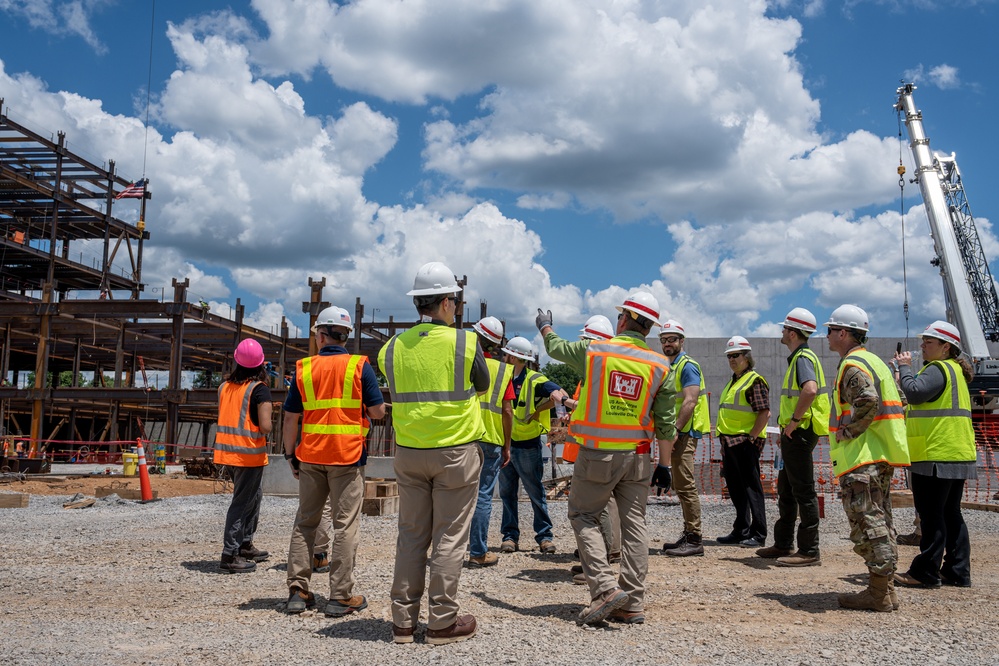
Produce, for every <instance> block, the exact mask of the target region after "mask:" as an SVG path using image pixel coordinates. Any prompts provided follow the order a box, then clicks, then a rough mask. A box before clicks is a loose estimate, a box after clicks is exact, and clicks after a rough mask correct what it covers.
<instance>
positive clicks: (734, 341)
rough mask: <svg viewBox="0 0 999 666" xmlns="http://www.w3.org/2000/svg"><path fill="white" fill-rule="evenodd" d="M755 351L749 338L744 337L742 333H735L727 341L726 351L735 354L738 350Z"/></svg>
mask: <svg viewBox="0 0 999 666" xmlns="http://www.w3.org/2000/svg"><path fill="white" fill-rule="evenodd" d="M748 351H753V348H752V347H750V346H749V340H747V339H746V338H744V337H742V336H741V335H733V336H732V337H731V338H729V339H728V342H727V343H725V353H726V354H735V353H736V352H748Z"/></svg>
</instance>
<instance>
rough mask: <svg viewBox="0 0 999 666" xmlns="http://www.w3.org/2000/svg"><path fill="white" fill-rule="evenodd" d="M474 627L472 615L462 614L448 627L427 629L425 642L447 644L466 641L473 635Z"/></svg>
mask: <svg viewBox="0 0 999 666" xmlns="http://www.w3.org/2000/svg"><path fill="white" fill-rule="evenodd" d="M476 627H477V625H476V623H475V616H474V615H462V616H460V617H459V618H458V619H457V620H455V621H454V624H452V625H451V626H450V627H445V628H444V629H427V642H428V643H430V644H431V645H447V644H448V643H457V642H458V641H467V640H468V639H469V638H471V637H472V636H474V635H475V629H476Z"/></svg>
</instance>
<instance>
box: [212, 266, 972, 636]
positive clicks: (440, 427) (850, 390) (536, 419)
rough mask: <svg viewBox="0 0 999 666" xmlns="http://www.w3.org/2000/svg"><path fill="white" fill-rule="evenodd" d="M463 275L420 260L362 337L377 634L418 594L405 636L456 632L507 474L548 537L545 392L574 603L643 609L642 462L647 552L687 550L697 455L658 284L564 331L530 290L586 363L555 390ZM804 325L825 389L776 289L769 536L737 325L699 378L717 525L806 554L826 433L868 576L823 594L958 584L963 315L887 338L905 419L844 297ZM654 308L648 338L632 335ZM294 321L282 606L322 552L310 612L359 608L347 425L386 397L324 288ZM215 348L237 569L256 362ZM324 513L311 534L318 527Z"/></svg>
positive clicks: (761, 395)
mask: <svg viewBox="0 0 999 666" xmlns="http://www.w3.org/2000/svg"><path fill="white" fill-rule="evenodd" d="M460 293H461V287H460V286H459V285H458V283H457V280H456V279H455V277H454V274H453V273H452V271H451V270H450V269H449V268H448V267H447V266H445V265H444V264H442V263H440V262H431V263H429V264H426V265H424V266H423V267H421V268H420V270H419V271H418V273H417V275H416V278H415V281H414V285H413V289H412V290H410V291H409V292H407V295H408V296H411V297H412V298H413V303H414V305H415V307H416V310H417V313H418V314H419V323H418V324H417V325H416V326H413V327H412V328H410V329H408V330H406V331H405V332H403V333H400V334H398V335H396V336H394V337H392V338H391V339H390V340H389V341H388V342H387V343H386V344H385V346H384V347H383V348H382V349H381V351H380V352H379V354H378V366H379V368H380V369H381V371H382V373H383V374H384V376H385V379H386V381H387V383H388V387H389V390H390V392H391V397H392V425H393V428H394V430H395V439H396V454H395V461H394V464H395V472H396V478H397V482H398V487H399V506H400V508H399V521H398V528H399V532H398V539H397V543H396V555H395V571H394V577H393V582H392V587H391V600H392V625H393V626H392V640H393V641H394V642H396V643H409V642H413V640H414V636H415V633H416V630H417V627H418V619H419V614H420V608H421V603H422V599H423V596H424V593H425V592H426V593H427V597H428V620H427V629H426V632H425V640H426V642H428V643H431V644H436V645H439V644H445V643H452V642H455V641H461V640H465V639H468V638H471V637H472V636H474V635H475V633H476V629H477V623H476V619H475V618H474V617H473V616H472V615H469V614H461V612H460V608H459V604H458V602H457V592H458V586H459V579H460V575H461V570H462V567H463V566H464V565H465V564H466V562H467V565H468V566H491V565H495V564H496V563H497V561H498V556H497V555H496V554H495V553H493V552H490V551H489V549H488V547H487V542H488V531H489V521H490V514H491V506H492V496H493V493H494V491H495V488H496V485H497V483H498V484H499V487H500V496H501V499H502V506H503V517H502V520H501V533H502V542H501V545H500V549H499V550H500V552H513V551H515V550H518V549H519V548H520V529H519V519H518V512H517V509H518V492H519V488H518V486H519V484H523V486H524V489H525V491H526V494H527V495H528V498H529V499H530V501H531V507H532V510H533V531H534V538H535V540H536V542H537V545H538V548H539V550H540V551H541V552H542V553H554V552H555V545H554V542H553V535H552V521H551V519H550V517H549V515H548V508H547V504H546V501H545V493H544V488H543V485H542V475H543V467H542V455H541V453H542V451H541V447H542V444H541V437H542V435H543V434H544V433H545V432H546V431H548V430H549V429H550V427H551V424H550V419H551V417H550V413H551V410H552V408H553V407H554V406H555V405H562V406H564V407H565V409H566V410H567V412H569V413H570V417H569V424H568V429H567V439H566V454H568V453H569V452H570V451H571V452H572V455H573V457H574V463H575V464H574V470H573V477H572V483H571V486H570V493H569V501H568V516H569V521H570V523H571V525H572V529H573V532H574V533H575V537H576V546H577V548H578V553H579V558H580V567H579V571H578V574H577V578H578V579H579V580H578V581H577V582H581V583H585V584H587V585H588V587H589V604H588V605H587V606H586V607H585V608H584V609H583V610H582V612H581V613H580V614H579V617H578V620H577V621H578V623H579V624H595V623H599V622H602V621H604V620H611V621H618V622H623V623H629V624H636V623H641V622H644V619H645V616H644V610H645V606H644V595H645V578H646V574H647V571H648V556H649V537H648V530H647V526H646V507H647V502H648V495H649V488H650V483H651V484H652V485H656V486H659V487H660V488H669V487H671V486H672V488H673V489H674V490H675V492H676V495H677V497H678V498H679V500H680V506H681V510H682V513H683V531H682V534H681V535H680V538H679V539H678V540H677V541H675V542H672V543H667V544H664V545H663V551H664V552H665V554H666V555H668V556H673V557H687V556H698V555H703V553H704V545H703V536H702V529H701V510H700V500H699V497H698V491H697V484H696V479H695V475H694V453H695V451H696V448H697V445H698V442H699V441H700V440H701V439H702V438H703V437H704V436H706V435H708V434H709V432H710V422H709V417H708V404H707V394H706V389H705V384H704V375H703V373H702V372H701V370H700V366H699V365H698V363H697V362H696V361H695V360H694V359H693V358H691V357H690V356H689V355H688V354H687V353H686V352H685V351H684V349H683V346H684V341H685V339H686V333H685V331H684V327H683V326H682V324H680V322H678V321H676V320H673V319H669V318H667V317H665V316H664V313H662V312H661V310H660V307H659V303H658V302H657V300H656V299H655V298H654V297H653V296H652V295H651V294H649V293H647V292H642V291H638V292H635V293H632V294H631V295H629V296H628V297H627V298H626V299H625V300H624V302H623V303H622V304H621V305H620V306H618V307H617V310H618V316H617V321H616V324H614V325H612V324H611V321H610V320H609V319H607V318H606V317H603V316H601V315H597V316H595V317H591V318H590V320H589V321H587V324H586V326H585V327H584V328H583V330H582V331H581V335H580V339H579V340H577V341H566V340H563V339H562V338H560V337H559V336H558V335H557V334H556V333H555V332H554V330H553V327H552V326H553V322H552V315H551V311H550V310H548V311H544V310H541V309H539V310H538V315H537V318H536V324H537V326H538V329H539V331H540V333H541V335H542V336H543V339H544V345H545V349H546V351H547V353H548V354H549V355H550V356H551V357H552V358H553V359H555V360H557V361H561V362H563V363H565V364H567V365H568V366H569V367H571V368H572V369H573V370H575V371H576V372H577V374H579V375H580V376H581V377H582V378H583V379H582V381H581V382H580V385H579V386H578V387H575V394H574V395H573V396H572V397H570V394H569V392H568V391H566V390H565V388H563V387H560V386H558V385H557V384H555V383H554V382H551V381H550V380H549V379H548V378H547V377H545V376H544V375H542V374H541V373H540V372H538V371H537V370H536V369H535V368H533V367H532V364H533V363H534V361H535V357H534V354H533V349H532V348H531V344H530V342H529V341H528V340H526V339H525V338H522V337H515V338H512V339H510V340H508V341H507V342H506V344H505V345H503V340H504V331H503V327H502V324H501V323H500V322H499V320H497V319H496V318H495V317H485V318H483V319H482V320H480V321H479V322H477V323H476V324H475V325H474V327H473V330H466V329H456V328H454V327H453V324H454V322H455V314H456V310H457V308H458V307H459V298H460ZM661 315H663V316H661ZM825 325H826V327H827V328H828V338H827V339H828V343H829V348H830V349H831V350H832V351H834V352H836V353H838V354H839V355H840V356H841V361H840V364H839V369H838V372H837V376H836V380H835V383H834V384H832V386H831V387H830V386H827V384H826V380H825V376H824V374H823V371H822V367H821V364H820V363H819V360H818V357H817V356H816V354H815V353H814V351H812V350H811V349H810V348H809V346H808V342H809V338H810V336H811V335H812V334H813V333H814V332H815V331H816V329H817V324H816V319H815V317H814V316H813V315H812V314H811V313H810V312H809V311H808V310H805V309H804V308H795V309H794V310H792V311H791V312H790V313H788V316H787V317H786V318H785V321H784V328H783V333H782V337H781V342H782V343H783V344H784V345H786V346H787V348H788V350H789V352H790V355H789V356H788V368H787V372H786V373H785V375H784V379H783V382H782V385H781V393H780V409H779V414H778V419H777V421H778V425H779V427H780V431H781V440H780V447H781V456H782V458H783V460H784V466H783V468H782V469H781V471H780V473H779V476H778V487H777V490H778V509H779V513H780V517H779V519H778V520H777V522H776V524H775V525H774V544H773V545H772V546H769V547H768V546H766V538H767V524H766V516H765V513H764V496H763V489H762V486H761V483H760V453H761V451H762V443H763V441H764V435H765V429H766V426H767V423H768V421H769V418H770V397H769V385H768V383H767V381H766V379H765V378H763V377H762V376H761V375H760V374H759V373H757V372H756V371H755V370H754V365H755V364H754V361H753V357H752V349H751V346H750V344H749V342H748V341H747V340H746V339H745V338H743V337H741V336H734V337H733V338H731V339H730V340H729V341H728V343H727V345H726V348H725V355H726V358H727V360H728V363H729V367H730V368H731V370H732V377H731V379H730V381H729V382H728V383H727V385H726V386H725V388H724V389H723V391H722V392H721V394H720V400H719V408H718V418H717V425H716V430H717V433H718V436H719V439H720V441H721V444H722V450H723V454H722V459H723V470H724V475H725V479H726V485H727V487H728V489H729V495H730V497H731V499H732V502H733V504H734V505H735V508H736V517H735V521H734V523H733V527H732V531H731V532H730V533H729V534H728V535H725V536H722V537H718V538H717V539H716V542H717V543H720V544H738V545H741V546H745V547H753V548H756V549H757V550H756V554H757V555H758V556H760V557H764V558H772V559H775V561H776V563H777V564H778V565H782V566H815V565H819V564H821V559H820V554H819V543H818V532H819V530H818V524H819V510H818V499H817V496H816V491H815V480H814V473H813V463H812V452H813V450H814V448H815V446H816V444H817V442H818V439H819V437H820V436H822V435H826V434H828V436H829V441H830V456H831V459H832V464H833V470H834V472H835V474H836V476H837V477H838V479H839V482H840V490H841V494H842V497H843V505H844V508H845V510H846V513H847V516H848V518H849V522H850V532H851V534H850V536H851V539H852V540H853V542H854V544H855V548H854V549H855V551H856V552H857V553H858V554H860V555H861V556H862V557H864V559H865V562H866V564H867V567H868V570H869V572H870V576H869V584H868V587H867V588H866V589H865V590H863V591H861V592H859V593H856V594H843V595H840V596H839V603H840V605H841V606H843V607H845V608H856V609H870V610H877V611H891V610H897V609H898V607H899V604H898V598H897V594H896V593H895V590H894V584H895V582H896V581H897V582H899V583H900V584H904V585H921V586H928V587H938V586H940V584H941V583H945V584H951V585H957V586H967V585H970V584H971V578H970V544H969V539H968V532H967V528H966V527H965V526H964V522H963V520H962V518H961V513H960V498H961V494H962V492H963V486H964V481H965V480H966V479H973V478H975V474H976V469H977V467H976V464H975V462H976V453H975V444H974V433H973V431H972V427H971V419H970V416H971V406H970V398H969V393H968V387H967V382H968V381H969V379H970V366H969V365H968V364H967V363H966V362H965V361H963V360H962V359H961V358H960V344H961V343H960V334H959V333H958V332H957V329H956V328H954V327H953V326H951V325H950V324H947V323H946V322H934V324H931V325H930V326H929V327H928V328H927V329H926V331H924V333H923V334H922V340H923V342H922V348H923V358H924V360H925V362H926V365H925V366H924V367H923V369H922V370H920V371H919V373H918V374H916V375H913V372H912V368H911V355H909V354H908V353H898V354H896V356H895V358H894V359H893V360H894V362H895V363H896V364H897V365H898V367H899V369H900V376H899V381H900V385H901V387H902V390H903V391H904V392H905V395H906V396H907V397H908V419H906V410H905V408H904V406H903V401H902V398H901V396H900V394H899V390H898V388H897V385H896V381H895V378H894V377H893V376H892V372H891V370H889V368H888V366H887V365H885V363H884V362H883V361H881V360H880V359H879V358H878V357H876V356H875V355H873V354H871V353H870V352H868V351H866V349H865V348H864V342H865V341H866V336H867V331H868V321H867V315H866V313H864V311H863V310H861V309H860V308H858V307H856V306H853V305H844V306H841V307H839V308H837V309H836V310H834V311H833V313H832V315H831V316H830V318H829V321H828V322H826V324H825ZM656 326H658V327H660V335H659V340H660V343H661V346H662V353H660V352H659V351H657V350H653V349H651V348H650V347H649V346H648V344H647V342H646V338H647V337H648V336H649V334H650V333H651V331H652V329H653V327H656ZM312 330H313V333H314V334H315V335H316V341H317V343H318V348H319V352H318V354H317V355H315V356H311V357H308V358H305V359H302V360H300V361H298V363H297V364H296V368H295V376H294V381H293V382H292V384H291V387H290V389H289V391H288V396H287V398H286V400H285V403H284V407H283V410H284V412H285V420H284V429H283V433H282V434H283V441H284V446H285V458H286V459H287V460H288V461H289V464H290V465H291V466H292V470H293V473H294V475H295V477H296V478H298V480H299V488H300V499H299V509H298V512H297V514H296V517H295V524H294V527H293V530H292V536H291V543H290V546H289V553H288V574H287V582H288V589H289V599H288V604H287V610H288V612H289V613H299V612H302V611H304V610H306V609H307V608H311V607H313V606H314V605H315V597H314V595H313V593H312V592H311V591H310V589H309V586H310V579H311V574H312V573H313V572H314V571H323V570H325V568H326V567H328V570H329V575H330V595H329V602H328V604H327V606H326V608H325V613H326V615H328V616H331V617H339V616H343V615H348V614H351V613H355V612H358V611H360V610H363V609H364V608H366V607H367V599H366V598H365V597H364V596H362V595H358V594H355V593H354V589H353V588H354V576H353V569H354V559H355V555H356V551H357V544H358V517H359V514H360V507H361V502H362V497H363V489H364V465H365V462H366V457H367V453H366V447H365V436H366V434H367V432H368V428H369V425H370V419H378V418H381V417H382V416H384V414H385V408H386V406H385V404H384V401H383V399H382V396H381V391H380V389H379V388H378V382H377V379H376V376H375V372H374V370H373V369H372V367H371V365H370V364H369V363H368V359H367V357H364V356H357V355H352V354H350V353H348V352H347V350H346V348H345V347H344V343H345V341H346V340H347V339H348V337H349V335H350V334H351V332H352V330H353V325H352V322H351V318H350V315H349V313H348V312H347V311H346V310H343V309H341V308H337V307H335V306H333V307H330V308H327V309H326V310H324V311H323V312H322V313H320V315H319V317H318V319H317V321H316V323H315V325H314V326H313V329H312ZM254 345H256V346H255V347H254ZM234 357H235V361H236V363H237V366H236V370H235V371H234V372H233V373H232V374H231V375H230V376H229V377H228V378H227V381H226V382H225V383H224V384H223V385H222V387H220V389H219V396H220V407H219V425H218V433H219V434H218V436H217V439H216V453H215V455H216V462H220V463H223V464H227V465H230V466H233V468H234V470H235V473H234V493H233V502H232V505H231V506H230V509H229V511H228V514H227V516H226V525H225V533H224V546H223V553H222V558H221V563H220V566H221V568H222V569H223V570H226V571H230V572H233V573H237V572H245V571H252V570H253V568H254V567H255V562H259V561H262V560H263V559H266V557H267V556H268V554H267V553H265V552H263V551H260V550H258V549H256V548H255V547H254V546H253V543H252V538H253V534H254V532H255V530H256V521H257V515H258V513H259V507H260V478H261V476H262V473H261V470H262V466H263V465H264V464H266V436H267V433H268V432H269V430H270V423H271V418H270V416H271V415H270V394H269V391H267V388H266V384H264V383H263V381H262V380H263V379H264V378H263V375H262V369H263V351H262V350H261V349H260V347H259V345H258V344H256V343H255V342H254V341H252V340H245V341H243V342H242V343H240V346H239V347H238V348H237V350H236V353H235V355H234ZM830 389H831V395H830ZM654 445H655V446H654ZM653 450H655V451H656V452H657V453H656V458H655V459H653V456H652V452H653ZM566 457H567V458H568V457H569V455H566ZM910 461H911V470H910V471H911V474H912V487H913V495H914V499H915V505H916V509H917V511H918V513H919V516H920V518H921V521H922V530H923V536H922V540H921V543H920V553H919V555H918V556H917V557H916V558H915V559H914V560H913V562H912V565H911V566H910V567H909V570H908V571H907V572H905V573H898V572H897V571H896V563H897V559H898V550H897V544H896V533H895V530H894V526H893V524H892V516H891V501H890V487H891V485H890V484H891V478H892V475H893V472H894V467H909V466H910ZM324 513H328V515H329V516H330V518H329V519H328V520H329V521H331V526H332V534H328V533H327V532H329V529H330V528H329V527H324V525H325V524H326V523H327V520H324ZM799 519H800V520H799ZM796 523H798V527H797V534H796V535H795V524H796ZM324 530H325V531H324ZM795 536H796V537H797V549H795V548H794V544H795ZM327 555H328V557H327ZM466 555H467V556H468V559H467V560H466ZM617 562H619V563H620V565H619V570H616V569H615V566H614V565H615V564H616V563H617ZM428 567H429V576H428ZM428 579H429V584H428V582H427V581H428ZM428 587H429V589H426V588H428Z"/></svg>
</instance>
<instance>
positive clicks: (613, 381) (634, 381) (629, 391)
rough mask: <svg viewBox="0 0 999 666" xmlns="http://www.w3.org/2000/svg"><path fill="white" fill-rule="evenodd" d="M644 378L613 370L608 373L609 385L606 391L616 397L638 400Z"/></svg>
mask: <svg viewBox="0 0 999 666" xmlns="http://www.w3.org/2000/svg"><path fill="white" fill-rule="evenodd" d="M643 383H644V380H643V379H642V378H641V377H639V376H638V375H629V374H628V373H626V372H618V371H617V370H613V371H611V373H610V387H609V388H608V389H607V392H608V393H609V394H611V395H612V396H615V397H617V398H624V399H625V400H638V396H639V395H641V393H642V384H643Z"/></svg>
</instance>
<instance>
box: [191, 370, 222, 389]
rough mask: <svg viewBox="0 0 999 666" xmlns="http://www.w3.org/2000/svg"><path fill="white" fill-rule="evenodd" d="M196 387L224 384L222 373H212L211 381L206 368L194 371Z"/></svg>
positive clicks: (193, 384) (212, 386)
mask: <svg viewBox="0 0 999 666" xmlns="http://www.w3.org/2000/svg"><path fill="white" fill-rule="evenodd" d="M192 386H194V388H196V389H199V388H218V387H220V386H222V373H221V372H213V373H212V375H211V381H209V376H208V373H207V372H205V371H204V370H198V371H197V372H196V373H194V380H193V383H192Z"/></svg>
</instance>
